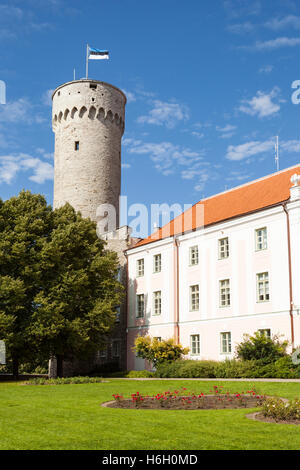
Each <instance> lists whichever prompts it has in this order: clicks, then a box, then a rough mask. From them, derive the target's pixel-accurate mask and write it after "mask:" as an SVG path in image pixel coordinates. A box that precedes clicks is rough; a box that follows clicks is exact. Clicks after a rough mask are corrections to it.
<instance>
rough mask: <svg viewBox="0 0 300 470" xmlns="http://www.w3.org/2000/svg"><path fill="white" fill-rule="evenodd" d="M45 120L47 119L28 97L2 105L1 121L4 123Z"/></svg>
mask: <svg viewBox="0 0 300 470" xmlns="http://www.w3.org/2000/svg"><path fill="white" fill-rule="evenodd" d="M45 121H46V119H45V118H44V117H43V116H41V115H40V114H39V113H38V112H37V111H36V109H35V106H34V105H33V104H32V103H31V102H30V101H29V100H28V98H19V99H18V100H16V101H9V102H7V103H6V104H5V105H3V106H0V122H2V123H4V124H8V123H16V122H23V123H26V124H32V123H37V124H40V123H42V122H45Z"/></svg>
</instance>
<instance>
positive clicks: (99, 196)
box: [52, 79, 126, 227]
mask: <svg viewBox="0 0 300 470" xmlns="http://www.w3.org/2000/svg"><path fill="white" fill-rule="evenodd" d="M52 101H53V106H52V128H53V131H54V133H55V158H54V204H53V206H54V208H57V207H60V206H62V205H64V204H65V203H66V202H69V203H70V204H71V205H72V206H73V207H74V209H75V210H77V211H80V212H81V214H82V216H83V217H86V218H88V217H89V218H91V219H92V220H94V221H96V211H97V208H98V207H99V206H100V205H101V204H111V205H113V206H114V207H115V210H116V216H117V219H116V221H117V222H116V223H117V227H118V226H119V196H120V187H121V139H122V135H123V133H124V122H125V104H126V96H125V95H124V93H123V92H122V91H121V90H119V89H118V88H116V87H114V86H113V85H110V84H109V83H105V82H100V81H96V80H90V79H82V80H76V81H73V82H68V83H65V84H64V85H61V86H59V87H58V88H56V90H55V91H54V93H53V95H52Z"/></svg>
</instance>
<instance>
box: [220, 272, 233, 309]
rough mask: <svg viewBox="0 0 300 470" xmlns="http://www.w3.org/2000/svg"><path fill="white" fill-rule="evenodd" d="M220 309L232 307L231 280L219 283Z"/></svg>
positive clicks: (222, 280)
mask: <svg viewBox="0 0 300 470" xmlns="http://www.w3.org/2000/svg"><path fill="white" fill-rule="evenodd" d="M219 307H220V308H228V307H231V289H230V279H221V280H220V281H219Z"/></svg>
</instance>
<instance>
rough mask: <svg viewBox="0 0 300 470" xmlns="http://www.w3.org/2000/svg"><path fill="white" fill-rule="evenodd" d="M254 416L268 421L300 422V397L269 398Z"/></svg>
mask: <svg viewBox="0 0 300 470" xmlns="http://www.w3.org/2000/svg"><path fill="white" fill-rule="evenodd" d="M253 418H254V419H257V420H260V421H265V422H268V423H274V422H275V423H287V424H300V399H299V398H295V399H294V400H291V401H289V400H285V399H283V398H268V399H267V400H265V402H264V403H263V405H262V410H261V412H260V413H255V416H253Z"/></svg>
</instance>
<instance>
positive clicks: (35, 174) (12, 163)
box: [0, 153, 53, 184]
mask: <svg viewBox="0 0 300 470" xmlns="http://www.w3.org/2000/svg"><path fill="white" fill-rule="evenodd" d="M28 171H30V173H31V174H30V176H29V179H30V180H31V181H34V182H35V183H39V184H43V183H44V182H45V181H46V180H52V179H53V166H52V165H50V163H48V162H43V161H42V160H40V159H39V158H34V157H31V156H30V155H27V154H24V153H20V154H18V155H4V156H0V183H7V184H10V183H11V182H12V181H13V180H14V178H15V177H16V176H17V174H18V173H19V172H28Z"/></svg>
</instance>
